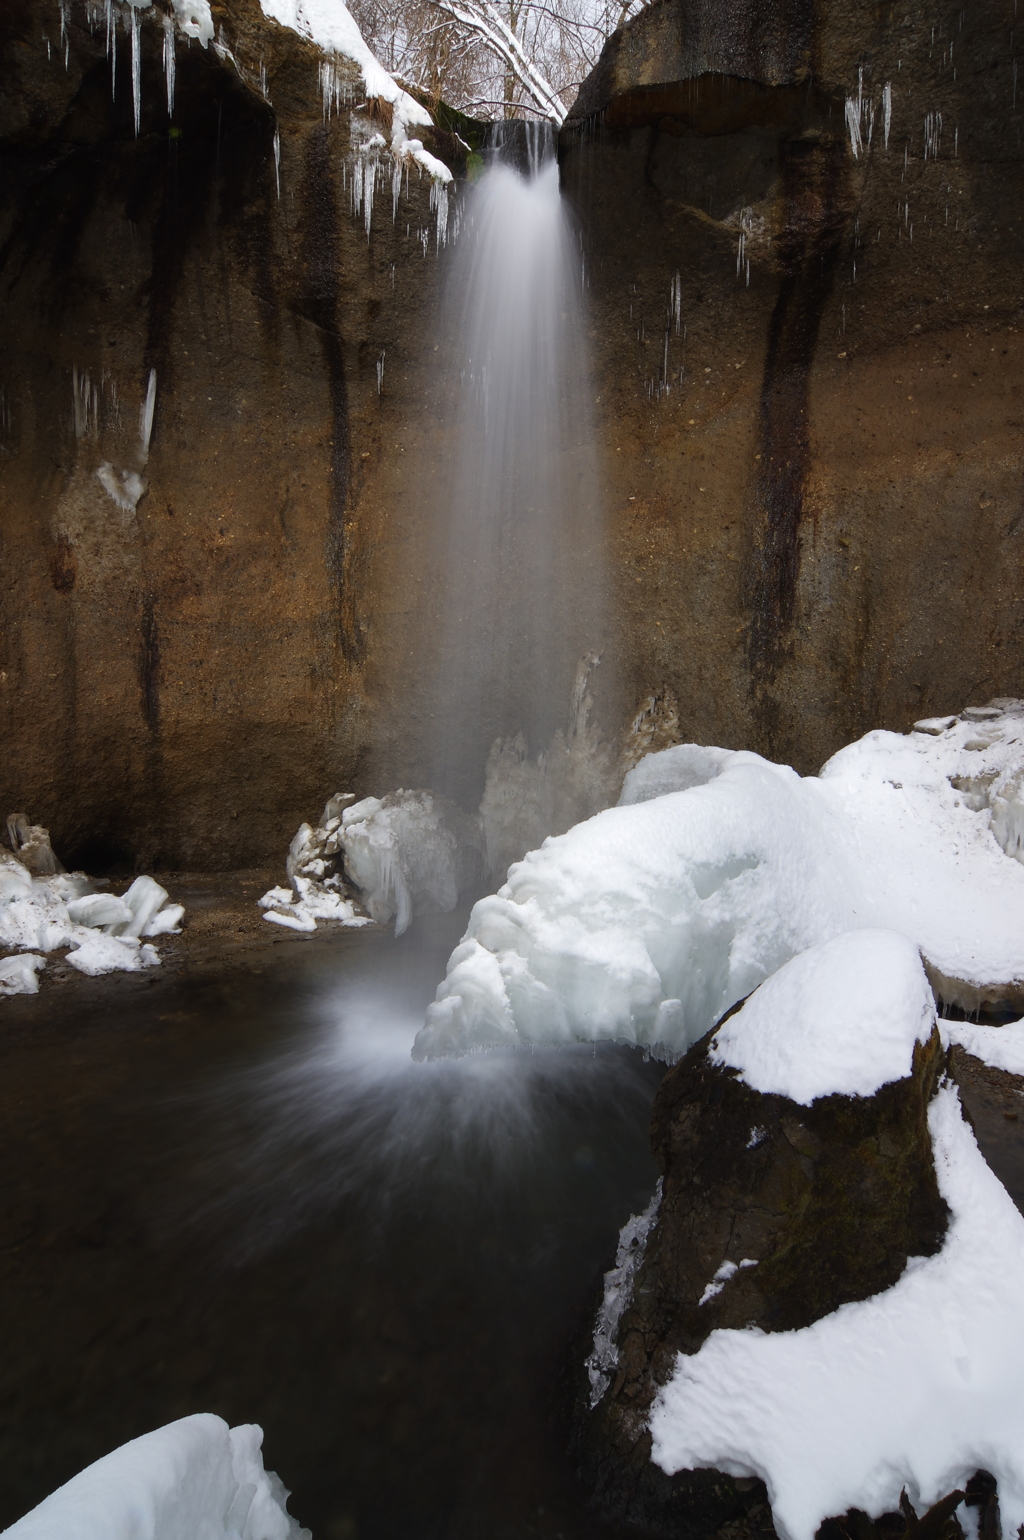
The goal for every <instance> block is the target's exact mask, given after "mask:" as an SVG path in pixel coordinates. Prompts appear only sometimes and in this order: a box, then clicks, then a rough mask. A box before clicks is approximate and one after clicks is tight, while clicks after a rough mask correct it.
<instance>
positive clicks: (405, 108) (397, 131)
mask: <svg viewBox="0 0 1024 1540" xmlns="http://www.w3.org/2000/svg"><path fill="white" fill-rule="evenodd" d="M260 6H261V7H262V10H263V14H264V16H267V17H269V18H270V20H271V21H276V22H280V24H281V26H282V27H290V28H291V30H292V31H293V32H298V33H299V34H300V35H301V36H302V37H307V38H309V40H310V41H311V42H312V43H315V44H316V46H317V47H318V48H320V49H322V50H323V52H324V53H326V54H333V55H335V56H338V55H340V56H341V57H342V58H345V59H351V60H352V61H353V63H355V64H357V65H358V66H359V69H360V71H361V73H362V77H363V86H364V89H365V91H366V95H367V97H368V98H369V99H371V100H377V101H383V102H387V103H388V104H389V105H390V107H391V110H392V120H391V153H392V154H393V155H394V157H395V159H396V160H398V161H407V162H413V163H414V164H416V165H418V166H419V167H421V169H422V170H424V171H426V172H427V174H428V175H429V176H430V177H431V178H432V179H433V180H434V182H435V184H439V185H440V186H442V187H447V186H448V184H449V183H450V182H451V180H452V174H451V172H450V171H449V170H448V167H447V166H446V165H445V164H444V162H443V161H440V160H438V159H437V158H436V156H433V155H431V154H430V152H429V151H428V150H426V149H424V146H423V143H422V141H421V140H420V139H417V138H415V137H414V135H413V134H412V133H410V130H414V129H417V128H432V127H433V123H434V120H433V118H432V117H431V116H430V113H429V112H428V111H427V110H426V108H425V107H421V106H420V104H419V102H417V101H415V100H414V99H413V98H412V97H411V96H410V95H409V94H408V92H407V91H403V90H402V88H401V86H400V85H398V83H397V82H396V81H395V79H394V78H393V77H392V76H391V75H389V74H388V72H387V70H386V69H385V68H384V66H383V65H382V64H381V63H380V62H379V61H378V60H377V59H376V58H375V57H374V55H373V54H372V53H371V52H370V49H369V48H368V47H367V46H366V43H365V42H364V41H363V35H362V33H361V32H360V30H359V28H358V26H357V25H356V23H355V20H354V19H353V17H352V16H351V14H350V13H349V10H348V8H347V7H346V6H345V5H344V4H343V3H342V0H260Z"/></svg>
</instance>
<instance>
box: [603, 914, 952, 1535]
mask: <svg viewBox="0 0 1024 1540" xmlns="http://www.w3.org/2000/svg"><path fill="white" fill-rule="evenodd" d="M858 934H860V935H864V936H869V935H872V934H873V935H874V936H880V935H882V934H883V933H880V932H875V933H869V932H864V933H851V935H852V936H857V935H858ZM840 939H841V942H843V943H844V944H845V943H846V942H847V940H848V938H840ZM830 946H835V943H831V944H830ZM814 950H815V951H824V950H825V949H824V948H822V949H817V948H816V949H814ZM808 956H809V954H806V953H805V954H803V958H806V957H808ZM801 962H802V959H801V958H798V959H796V960H795V962H794V963H791V964H788V965H787V969H792V968H794V966H795V965H798V964H800V963H801ZM786 971H787V970H786V969H784V970H782V972H783V973H785V972H786ZM918 971H920V970H918ZM780 977H781V974H777V975H775V979H776V980H778V979H779V978H780ZM772 982H773V981H771V980H770V981H769V985H770V984H771V983H772ZM768 987H769V986H768V985H766V986H762V989H767V988H768ZM757 993H760V992H755V994H757ZM751 998H755V997H751ZM742 1009H743V1006H737V1007H734V1009H733V1011H730V1012H729V1013H728V1015H727V1016H726V1017H725V1018H723V1020H722V1022H720V1023H719V1024H718V1026H717V1027H716V1028H715V1029H714V1030H713V1031H712V1032H710V1033H709V1034H708V1035H707V1036H706V1037H704V1038H703V1039H701V1041H700V1042H699V1043H697V1044H696V1045H695V1046H694V1047H693V1048H692V1049H691V1050H690V1051H689V1053H687V1054H686V1056H685V1057H684V1058H683V1059H682V1060H681V1061H680V1062H679V1063H678V1064H676V1065H675V1066H674V1067H673V1068H672V1069H671V1070H670V1071H669V1072H668V1074H667V1075H666V1077H665V1079H664V1081H663V1082H662V1085H661V1088H660V1090H659V1092H658V1096H657V1098H656V1101H655V1104H654V1110H653V1115H652V1121H651V1144H652V1148H653V1151H654V1154H655V1156H656V1158H657V1161H658V1164H659V1165H660V1167H661V1170H662V1183H661V1197H660V1202H659V1203H658V1204H657V1207H656V1214H655V1215H654V1216H653V1222H652V1223H651V1224H650V1228H649V1231H648V1233H647V1234H646V1236H641V1237H640V1239H639V1242H638V1244H637V1245H636V1246H635V1247H634V1254H633V1265H632V1268H631V1273H632V1276H631V1277H630V1278H628V1279H627V1280H626V1281H627V1288H626V1290H625V1291H623V1292H624V1293H625V1294H626V1296H627V1298H626V1301H625V1303H624V1307H623V1302H622V1298H621V1294H620V1300H619V1302H618V1307H617V1315H618V1319H617V1329H613V1331H612V1334H611V1335H612V1338H613V1343H612V1347H613V1351H612V1352H611V1353H610V1354H609V1353H608V1351H607V1348H606V1349H605V1353H604V1356H603V1361H602V1359H601V1353H600V1349H601V1347H602V1344H601V1342H600V1341H598V1343H597V1347H596V1349H595V1352H594V1353H593V1354H592V1355H591V1359H590V1362H589V1365H588V1367H589V1369H590V1374H589V1376H588V1384H587V1386H586V1387H585V1389H581V1392H580V1403H581V1409H580V1414H579V1418H578V1452H579V1455H580V1459H581V1464H582V1467H583V1472H584V1476H585V1479H586V1480H587V1482H588V1484H589V1485H590V1486H591V1488H592V1490H593V1491H594V1492H595V1495H596V1498H597V1501H598V1502H599V1504H600V1505H601V1506H602V1507H604V1508H606V1509H608V1510H610V1511H611V1512H612V1513H613V1514H614V1515H615V1516H617V1517H618V1518H619V1519H621V1520H625V1521H626V1522H629V1523H632V1524H636V1525H638V1526H640V1527H642V1528H643V1529H644V1530H645V1532H647V1533H649V1534H651V1535H659V1536H660V1535H665V1536H668V1535H671V1536H673V1537H679V1536H683V1537H686V1540H700V1537H703V1536H706V1535H711V1534H713V1533H714V1532H715V1531H716V1530H718V1529H719V1528H720V1527H721V1526H722V1525H723V1524H725V1523H732V1522H737V1521H742V1522H744V1523H746V1524H747V1525H748V1526H749V1525H750V1524H751V1523H753V1524H754V1526H755V1527H757V1524H758V1523H759V1522H761V1523H764V1524H768V1523H769V1520H768V1519H767V1517H766V1516H765V1515H764V1514H763V1513H760V1518H759V1516H758V1515H759V1512H760V1510H762V1509H763V1507H764V1504H765V1501H766V1495H765V1490H764V1487H763V1486H762V1484H761V1483H760V1482H754V1481H750V1480H746V1481H739V1482H737V1481H735V1480H733V1479H732V1478H730V1477H729V1476H726V1475H724V1474H722V1473H721V1472H718V1471H708V1470H697V1471H686V1470H684V1471H680V1472H678V1473H677V1474H676V1475H675V1476H673V1477H669V1476H667V1475H665V1474H664V1473H663V1472H662V1471H661V1470H660V1469H658V1467H657V1466H655V1465H654V1464H652V1462H651V1434H650V1432H649V1430H648V1416H649V1413H650V1409H651V1407H652V1404H653V1402H654V1400H655V1398H656V1396H657V1394H658V1392H659V1390H660V1388H661V1387H662V1386H663V1385H664V1384H665V1383H666V1382H667V1380H668V1379H669V1377H670V1376H671V1374H672V1371H673V1368H674V1366H675V1362H676V1356H677V1354H679V1353H684V1354H693V1353H696V1352H697V1351H698V1349H699V1348H700V1347H701V1345H702V1344H703V1343H704V1341H705V1340H706V1339H707V1337H708V1336H709V1335H710V1334H711V1332H712V1331H714V1330H715V1329H716V1328H729V1327H733V1328H744V1327H751V1326H753V1327H757V1328H760V1329H761V1330H762V1331H766V1332H776V1331H790V1330H793V1329H795V1328H799V1327H803V1326H808V1325H810V1324H811V1323H812V1322H814V1321H816V1320H819V1319H820V1318H821V1317H822V1316H825V1315H828V1314H830V1313H831V1312H833V1311H835V1310H837V1309H838V1308H839V1307H840V1306H841V1305H843V1304H846V1303H848V1302H850V1301H854V1300H863V1299H867V1298H869V1297H870V1296H872V1295H874V1294H878V1293H880V1292H881V1291H882V1290H885V1289H888V1288H890V1287H891V1286H892V1285H893V1284H895V1283H896V1281H897V1280H898V1279H899V1278H900V1276H901V1274H902V1273H903V1271H904V1269H905V1267H906V1264H907V1259H908V1257H924V1256H932V1255H934V1254H935V1253H936V1252H937V1251H938V1250H939V1249H940V1247H941V1245H942V1241H943V1236H944V1234H945V1232H946V1227H947V1219H948V1211H947V1208H946V1204H945V1202H944V1201H943V1199H942V1197H941V1195H940V1192H939V1188H938V1185H937V1181H936V1173H935V1167H934V1162H933V1157H932V1145H931V1139H930V1136H929V1128H928V1120H927V1114H928V1106H929V1103H930V1101H931V1099H932V1097H933V1095H934V1093H935V1091H936V1088H937V1086H938V1083H939V1080H940V1077H941V1076H942V1075H943V1073H944V1071H945V1068H946V1054H945V1051H944V1050H943V1047H942V1044H941V1041H940V1038H939V1034H938V1031H937V1030H935V1028H934V1027H932V1029H931V1031H930V1035H928V1033H927V1030H925V1032H924V1033H922V1034H921V1035H922V1036H923V1037H924V1040H923V1041H921V1040H918V1041H917V1042H916V1043H913V1040H911V1041H912V1043H913V1046H912V1048H911V1050H910V1057H911V1062H910V1063H909V1065H908V1069H909V1073H907V1074H904V1075H902V1076H900V1078H896V1079H892V1080H889V1081H888V1082H887V1083H885V1084H882V1085H880V1086H879V1087H878V1088H877V1089H876V1090H875V1091H874V1094H870V1095H850V1094H831V1095H820V1096H816V1097H814V1098H813V1099H812V1100H809V1102H808V1103H807V1104H804V1103H803V1102H801V1101H796V1100H792V1099H790V1097H789V1096H786V1095H781V1094H776V1093H766V1092H764V1091H763V1090H758V1089H755V1087H754V1086H753V1085H751V1084H749V1083H748V1081H749V1080H750V1079H752V1078H753V1079H756V1076H752V1075H751V1074H750V1073H749V1071H748V1072H747V1073H746V1078H744V1077H743V1076H742V1075H741V1073H740V1072H739V1071H738V1070H737V1069H736V1068H735V1067H732V1066H730V1065H729V1064H728V1063H723V1062H720V1059H721V1049H720V1044H721V1041H722V1038H721V1034H722V1030H723V1028H724V1027H725V1026H726V1024H727V1023H728V1022H729V1020H730V1018H732V1017H734V1016H735V1015H736V1014H737V1013H738V1012H739V1011H740V1010H742ZM716 1045H719V1047H718V1049H717V1051H716ZM876 1047H877V1045H874V1044H873V1043H872V1042H871V1041H870V1040H868V1041H866V1042H865V1054H866V1055H869V1056H870V1055H871V1053H872V1051H873V1049H874V1048H876ZM796 1094H799V1093H796ZM617 1260H619V1259H617ZM629 1271H630V1269H628V1268H627V1272H629ZM607 1276H608V1278H611V1277H612V1275H611V1274H609V1275H607ZM608 1299H609V1293H608V1289H607V1285H606V1294H605V1306H604V1307H603V1310H604V1311H605V1313H607V1306H608ZM615 1313H616V1312H615V1311H614V1310H613V1315H614V1314H615ZM605 1325H606V1327H607V1322H606V1323H605ZM600 1331H601V1317H600V1315H599V1323H598V1335H599V1337H600ZM584 1408H585V1409H584Z"/></svg>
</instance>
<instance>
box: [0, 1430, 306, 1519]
mask: <svg viewBox="0 0 1024 1540" xmlns="http://www.w3.org/2000/svg"><path fill="white" fill-rule="evenodd" d="M262 1443H263V1430H262V1428H258V1427H256V1426H255V1425H252V1424H247V1425H243V1426H242V1427H238V1428H229V1427H228V1425H227V1423H226V1422H225V1421H224V1420H223V1418H221V1417H216V1416H214V1415H213V1414H212V1413H210V1412H200V1413H197V1414H196V1415H195V1416H193V1417H182V1418H181V1419H180V1421H178V1422H171V1423H168V1424H167V1426H166V1427H163V1428H157V1430H156V1431H155V1432H154V1433H145V1434H143V1436H142V1437H141V1438H135V1439H132V1441H131V1443H128V1444H122V1446H121V1447H120V1449H115V1450H114V1452H113V1453H112V1454H108V1455H105V1456H104V1457H103V1459H102V1460H97V1461H96V1462H95V1464H94V1465H89V1466H87V1467H86V1469H85V1470H83V1471H81V1472H80V1473H79V1474H78V1475H77V1476H73V1477H72V1478H71V1480H70V1481H69V1482H67V1483H66V1484H65V1485H64V1486H62V1487H60V1488H59V1489H58V1490H57V1491H56V1492H54V1493H53V1494H52V1496H50V1497H47V1498H46V1499H45V1500H44V1501H43V1502H41V1503H40V1504H39V1506H38V1508H33V1509H32V1512H31V1513H27V1514H26V1515H25V1517H24V1518H23V1519H19V1520H18V1522H17V1523H16V1524H13V1525H12V1526H11V1527H10V1528H9V1529H6V1530H4V1535H5V1536H10V1537H11V1540H301V1537H303V1536H304V1537H306V1540H309V1531H308V1530H305V1529H300V1527H299V1525H298V1524H297V1523H296V1522H295V1520H294V1519H293V1518H292V1517H291V1515H290V1514H289V1513H288V1512H287V1509H286V1507H285V1503H286V1501H287V1497H288V1493H287V1492H286V1491H285V1488H284V1487H283V1486H282V1484H281V1482H280V1481H279V1480H278V1478H277V1476H276V1475H274V1473H273V1471H266V1470H264V1469H263V1457H262V1454H261V1453H260V1447H261V1445H262Z"/></svg>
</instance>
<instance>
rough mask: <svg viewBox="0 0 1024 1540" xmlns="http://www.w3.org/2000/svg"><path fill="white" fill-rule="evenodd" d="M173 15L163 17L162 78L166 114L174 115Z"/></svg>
mask: <svg viewBox="0 0 1024 1540" xmlns="http://www.w3.org/2000/svg"><path fill="white" fill-rule="evenodd" d="M174 70H175V57H174V17H173V16H165V17H164V79H165V80H166V81H167V116H168V117H169V118H171V117H173V116H174Z"/></svg>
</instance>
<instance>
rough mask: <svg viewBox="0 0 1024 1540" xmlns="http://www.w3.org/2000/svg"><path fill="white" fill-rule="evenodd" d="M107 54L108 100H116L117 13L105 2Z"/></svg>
mask: <svg viewBox="0 0 1024 1540" xmlns="http://www.w3.org/2000/svg"><path fill="white" fill-rule="evenodd" d="M107 53H108V54H109V56H110V100H111V101H115V100H116V99H117V12H116V11H115V10H114V7H113V5H112V3H111V0H107Z"/></svg>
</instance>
